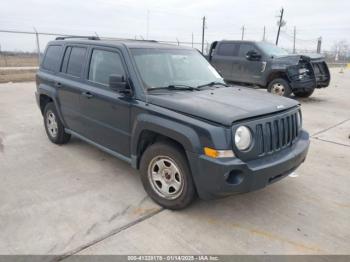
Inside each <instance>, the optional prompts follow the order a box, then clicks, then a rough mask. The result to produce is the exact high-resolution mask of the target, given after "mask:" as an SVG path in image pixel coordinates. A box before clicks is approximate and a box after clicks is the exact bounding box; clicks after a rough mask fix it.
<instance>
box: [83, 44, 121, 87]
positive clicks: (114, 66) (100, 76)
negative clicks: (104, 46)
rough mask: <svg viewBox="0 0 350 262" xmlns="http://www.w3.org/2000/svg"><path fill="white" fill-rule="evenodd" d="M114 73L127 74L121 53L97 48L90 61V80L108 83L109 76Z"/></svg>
mask: <svg viewBox="0 0 350 262" xmlns="http://www.w3.org/2000/svg"><path fill="white" fill-rule="evenodd" d="M112 74H116V75H123V76H125V72H124V69H123V64H122V61H121V58H120V56H119V54H118V53H115V52H110V51H104V50H97V49H95V50H94V51H93V52H92V57H91V62H90V70H89V80H90V81H92V82H95V83H100V84H103V85H108V79H109V76H110V75H112Z"/></svg>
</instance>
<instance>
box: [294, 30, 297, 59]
mask: <svg viewBox="0 0 350 262" xmlns="http://www.w3.org/2000/svg"><path fill="white" fill-rule="evenodd" d="M296 35H297V29H296V27H295V26H294V32H293V54H295V39H296Z"/></svg>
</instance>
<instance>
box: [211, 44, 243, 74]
mask: <svg viewBox="0 0 350 262" xmlns="http://www.w3.org/2000/svg"><path fill="white" fill-rule="evenodd" d="M237 54H238V45H237V44H236V43H229V42H223V43H219V46H218V47H217V48H216V51H215V54H214V55H213V57H212V60H211V63H212V64H213V66H214V67H215V68H216V69H217V70H218V71H219V72H220V74H221V76H222V77H223V78H224V79H225V80H229V81H236V79H237V73H236V70H235V68H236V60H237Z"/></svg>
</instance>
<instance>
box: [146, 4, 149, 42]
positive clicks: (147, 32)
mask: <svg viewBox="0 0 350 262" xmlns="http://www.w3.org/2000/svg"><path fill="white" fill-rule="evenodd" d="M148 34H149V10H147V31H146V39H147V40H149V39H148Z"/></svg>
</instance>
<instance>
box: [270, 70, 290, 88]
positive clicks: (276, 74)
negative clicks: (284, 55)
mask: <svg viewBox="0 0 350 262" xmlns="http://www.w3.org/2000/svg"><path fill="white" fill-rule="evenodd" d="M277 78H282V79H284V80H286V81H287V82H288V83H290V79H289V77H288V75H287V72H285V71H283V70H275V71H272V72H270V73H269V75H268V76H267V78H266V87H268V85H269V84H270V83H271V82H272V81H273V80H274V79H277Z"/></svg>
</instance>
